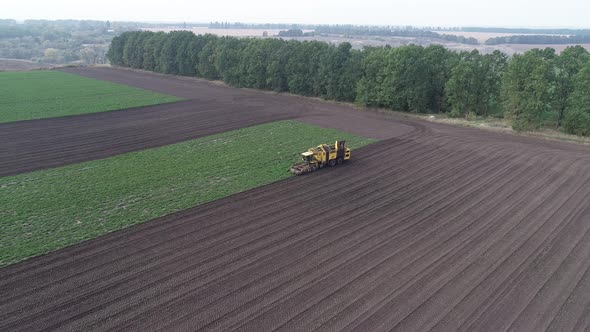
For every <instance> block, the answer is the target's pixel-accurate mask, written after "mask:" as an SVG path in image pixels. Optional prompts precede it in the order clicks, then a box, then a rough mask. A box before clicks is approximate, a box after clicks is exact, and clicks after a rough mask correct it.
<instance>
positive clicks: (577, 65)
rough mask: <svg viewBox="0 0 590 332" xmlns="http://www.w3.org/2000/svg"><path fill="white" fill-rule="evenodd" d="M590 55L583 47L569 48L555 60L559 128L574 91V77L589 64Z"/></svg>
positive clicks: (554, 103) (555, 98)
mask: <svg viewBox="0 0 590 332" xmlns="http://www.w3.org/2000/svg"><path fill="white" fill-rule="evenodd" d="M589 60H590V54H589V53H588V51H586V49H585V48H583V47H582V46H570V47H567V48H566V49H565V50H563V52H561V54H560V55H559V56H558V57H556V58H555V61H554V62H555V76H556V79H555V96H554V98H553V106H554V109H555V111H556V112H557V126H561V124H562V121H563V118H564V116H565V111H566V108H567V103H568V99H569V96H570V94H571V93H572V91H573V90H574V76H576V74H577V73H578V72H579V71H580V69H581V68H582V67H583V66H584V65H585V64H586V63H588V61H589Z"/></svg>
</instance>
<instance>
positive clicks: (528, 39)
mask: <svg viewBox="0 0 590 332" xmlns="http://www.w3.org/2000/svg"><path fill="white" fill-rule="evenodd" d="M587 43H590V35H574V36H555V35H553V36H550V35H513V36H504V37H494V38H490V39H488V40H486V42H485V44H486V45H498V44H587Z"/></svg>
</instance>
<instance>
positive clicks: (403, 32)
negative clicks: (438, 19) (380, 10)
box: [315, 25, 479, 45]
mask: <svg viewBox="0 0 590 332" xmlns="http://www.w3.org/2000/svg"><path fill="white" fill-rule="evenodd" d="M315 32H316V33H319V34H322V33H325V34H342V35H348V36H382V37H415V38H433V39H441V40H446V41H450V42H456V43H462V44H470V45H478V44H479V42H478V40H477V39H475V38H473V37H464V36H457V35H446V34H440V33H437V32H433V31H429V30H422V29H414V28H412V27H406V28H404V29H397V30H392V29H386V28H382V27H374V28H371V27H368V28H363V27H358V26H338V25H324V26H318V27H317V28H316V29H315Z"/></svg>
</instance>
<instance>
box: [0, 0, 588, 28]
mask: <svg viewBox="0 0 590 332" xmlns="http://www.w3.org/2000/svg"><path fill="white" fill-rule="evenodd" d="M2 2H3V4H2V6H1V8H2V9H1V10H0V18H14V19H19V20H20V19H28V18H32V19H95V20H111V21H144V22H145V21H167V22H170V21H174V22H182V21H186V22H210V21H228V22H236V21H237V22H248V23H311V24H322V23H324V24H346V23H350V24H374V25H416V26H431V25H434V26H439V25H440V26H509V27H578V28H590V19H589V18H590V15H589V14H590V0H561V1H555V0H537V1H533V0H493V1H482V0H471V1H470V0H446V1H437V0H420V1H412V0H404V1H400V0H393V1H386V0H357V1H347V0H325V1H324V0H249V1H234V0H226V1H224V0H209V1H198V0H193V1H189V0H159V1H149V0H94V1H84V0H82V1H81V0H33V1H24V0H20V1H19V0H3V1H2Z"/></svg>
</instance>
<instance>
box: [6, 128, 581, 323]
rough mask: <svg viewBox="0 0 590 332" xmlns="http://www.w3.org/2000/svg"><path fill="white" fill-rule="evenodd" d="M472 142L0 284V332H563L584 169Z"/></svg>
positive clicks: (237, 202) (293, 189)
mask: <svg viewBox="0 0 590 332" xmlns="http://www.w3.org/2000/svg"><path fill="white" fill-rule="evenodd" d="M482 136H484V137H483V138H481V139H477V138H474V137H472V136H471V135H462V133H461V130H458V132H457V133H456V135H455V136H451V135H447V134H446V133H444V134H440V135H439V134H433V135H432V136H428V135H426V136H421V135H420V134H415V133H414V134H410V135H407V136H405V137H404V138H403V139H400V138H397V139H396V138H394V139H391V140H387V141H382V142H380V143H377V144H374V145H372V146H369V147H367V148H364V149H362V150H361V151H358V152H357V154H356V158H355V160H353V161H352V162H351V163H350V164H349V165H346V166H344V167H341V168H336V169H334V170H330V171H320V172H317V173H314V174H312V175H310V176H306V177H303V178H293V179H290V180H288V181H284V182H280V183H276V184H273V185H269V186H265V187H262V188H258V189H255V190H252V191H248V192H245V193H242V194H238V195H234V196H232V197H229V198H227V199H222V200H220V201H216V202H213V203H211V204H206V205H203V206H201V207H197V208H194V209H191V210H187V211H183V212H181V213H178V214H175V215H172V216H169V217H164V218H161V219H158V220H155V221H153V222H150V223H147V224H144V225H140V226H137V227H133V228H131V229H128V230H124V231H123V232H119V233H115V234H112V235H108V236H105V237H102V238H99V239H97V240H94V241H89V242H87V243H84V244H81V245H78V246H75V247H72V248H67V249H65V250H63V251H58V252H56V253H55V254H50V255H47V256H43V257H39V258H36V259H32V260H30V261H27V262H24V263H21V264H16V265H14V266H11V267H8V268H6V269H3V270H0V276H1V278H0V279H1V280H2V281H1V283H0V290H1V293H0V294H1V295H2V300H1V302H0V313H2V316H1V317H0V321H2V322H3V323H2V324H3V325H0V326H1V327H2V329H9V330H31V329H40V328H50V329H67V330H70V329H87V328H98V329H109V328H120V329H123V328H125V327H134V328H138V329H151V328H168V329H183V328H184V329H197V328H208V329H215V330H228V329H245V330H260V329H272V328H277V329H280V328H283V329H291V330H292V329H295V330H301V329H310V328H320V329H326V330H332V329H362V330H375V329H385V328H391V327H398V328H400V329H406V328H410V329H426V328H433V327H437V328H441V329H456V328H460V329H482V328H484V327H486V326H492V325H494V324H496V325H494V327H497V328H498V329H500V330H501V329H508V328H510V327H514V326H517V327H519V328H521V329H536V328H537V327H538V328H539V329H544V328H547V327H549V325H550V324H554V326H564V325H563V324H566V325H565V326H569V327H571V328H573V327H576V328H579V327H580V326H582V325H579V326H576V324H577V323H578V322H580V324H584V321H583V318H584V317H583V312H584V310H586V307H587V306H588V303H587V301H583V300H582V299H581V298H580V300H577V301H576V302H575V303H577V305H572V304H571V302H570V301H569V300H568V297H570V296H572V297H575V296H578V297H579V294H576V293H575V292H574V290H575V289H579V288H583V287H586V286H585V284H584V280H585V279H584V278H583V276H584V275H585V274H584V273H585V271H586V270H587V269H588V268H589V267H590V259H589V258H590V248H588V246H587V245H585V243H587V242H588V241H586V240H585V238H586V237H587V236H586V234H588V233H587V232H586V230H587V228H588V227H589V226H588V225H586V224H587V223H585V222H584V221H586V220H588V218H589V217H590V206H589V204H588V199H587V198H588V195H589V194H590V190H589V189H588V187H589V186H588V180H589V177H590V173H588V166H587V161H588V160H587V158H586V157H585V156H584V155H583V154H580V153H579V152H569V154H568V151H564V150H562V151H560V152H556V151H554V150H553V149H551V148H547V147H546V146H544V145H543V144H539V145H537V146H528V149H524V148H523V143H516V144H515V143H514V142H511V141H510V140H506V141H505V142H501V141H500V140H499V139H498V138H497V137H495V136H494V135H490V136H489V137H485V136H486V135H485V134H484V135H482ZM490 142H491V143H490ZM453 144H455V145H456V144H459V147H458V148H449V146H452V145H453ZM66 257H68V258H66ZM545 257H547V258H550V259H549V260H548V261H546V260H545V259H544V258H545ZM573 261H575V262H577V264H572V262H573ZM547 283H550V284H551V286H549V285H548V284H547ZM58 294H59V296H57V295H58ZM546 297H550V298H551V299H552V300H551V301H548V302H545V301H539V300H538V299H541V298H546ZM524 299H527V300H526V301H523V300H524ZM579 306H581V307H579ZM539 312H544V313H547V315H538V313H539ZM562 317H568V321H565V322H564V321H563V318H562ZM554 318H555V319H554ZM488 319H492V320H491V321H489V320H488ZM583 328H584V326H582V329H583Z"/></svg>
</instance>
